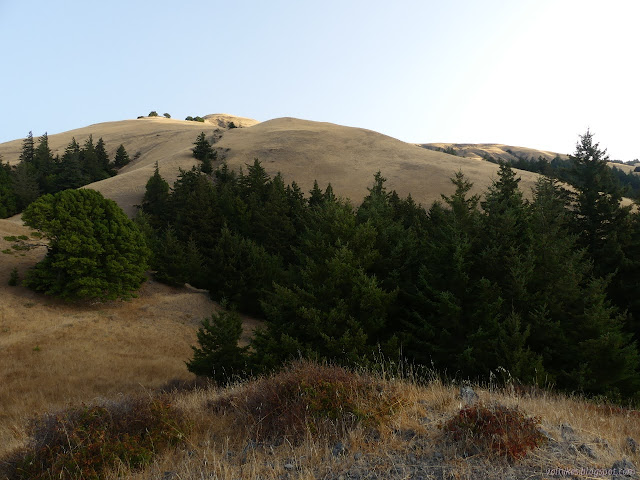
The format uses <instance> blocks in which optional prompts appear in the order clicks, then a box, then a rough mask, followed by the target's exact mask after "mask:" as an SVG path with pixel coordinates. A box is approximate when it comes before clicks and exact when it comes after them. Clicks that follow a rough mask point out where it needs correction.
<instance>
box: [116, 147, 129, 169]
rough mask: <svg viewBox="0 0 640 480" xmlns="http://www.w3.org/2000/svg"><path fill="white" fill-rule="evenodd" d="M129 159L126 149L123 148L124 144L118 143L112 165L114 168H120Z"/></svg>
mask: <svg viewBox="0 0 640 480" xmlns="http://www.w3.org/2000/svg"><path fill="white" fill-rule="evenodd" d="M130 161H131V160H130V159H129V154H128V153H127V150H125V148H124V145H122V144H120V146H119V147H118V150H117V151H116V157H115V159H114V165H115V167H116V168H122V167H124V166H125V165H127V164H128V163H129V162H130Z"/></svg>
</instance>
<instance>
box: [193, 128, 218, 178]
mask: <svg viewBox="0 0 640 480" xmlns="http://www.w3.org/2000/svg"><path fill="white" fill-rule="evenodd" d="M194 145H195V147H194V148H193V149H192V151H193V156H194V158H196V159H198V160H200V161H201V162H204V161H205V160H207V159H208V160H215V158H216V156H217V155H216V152H215V151H214V150H213V148H212V147H211V144H210V143H209V141H208V140H207V138H206V136H205V134H204V132H202V133H201V134H200V135H198V138H197V139H196V141H195V142H194ZM205 173H207V172H205Z"/></svg>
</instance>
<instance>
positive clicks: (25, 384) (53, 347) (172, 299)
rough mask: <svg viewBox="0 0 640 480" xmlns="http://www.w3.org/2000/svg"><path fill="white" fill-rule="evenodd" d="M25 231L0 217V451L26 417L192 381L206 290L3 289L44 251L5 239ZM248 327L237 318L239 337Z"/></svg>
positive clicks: (9, 445)
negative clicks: (127, 294) (115, 293)
mask: <svg viewBox="0 0 640 480" xmlns="http://www.w3.org/2000/svg"><path fill="white" fill-rule="evenodd" d="M30 234H31V230H30V229H29V228H27V227H25V226H23V225H22V224H21V223H20V221H19V220H18V219H16V218H14V219H6V220H0V455H1V454H3V453H5V452H6V451H8V450H11V449H13V448H14V447H16V446H18V445H20V444H22V443H23V442H24V440H25V430H24V429H25V425H26V422H27V420H28V419H29V418H30V417H32V416H33V415H37V414H40V413H42V412H45V411H48V410H55V409H59V408H62V407H65V406H66V405H68V404H78V403H80V402H90V401H92V400H94V399H96V398H98V397H115V396H117V395H120V394H130V393H134V392H142V391H144V390H145V389H154V388H157V387H159V386H161V385H163V384H166V383H167V382H169V381H171V380H173V379H192V378H193V376H192V375H191V374H190V373H189V372H188V371H187V369H186V366H185V364H184V362H185V361H187V360H189V359H190V358H191V356H192V350H191V348H190V346H191V345H194V344H196V336H195V332H196V331H197V328H198V326H199V324H200V320H201V319H203V318H205V317H207V316H209V315H211V314H212V313H213V312H214V311H216V310H217V309H218V305H217V304H216V303H214V302H213V301H211V300H210V299H209V296H208V294H207V293H206V292H203V291H195V290H190V289H188V288H181V289H177V288H171V287H167V286H166V285H162V284H159V283H157V282H153V281H148V282H146V283H145V284H144V285H143V286H142V288H141V290H140V291H139V293H138V298H135V299H133V300H131V301H129V302H108V303H97V304H84V305H78V304H68V303H64V302H61V301H57V300H55V299H51V298H49V297H46V296H44V295H41V294H37V293H34V292H32V291H30V290H28V289H26V288H25V287H20V286H18V287H10V286H8V284H7V282H8V279H9V275H10V272H11V270H12V269H13V268H14V267H15V268H17V269H18V272H19V275H20V278H24V275H25V274H26V272H27V270H28V269H29V268H30V267H32V266H33V265H35V264H36V263H37V262H38V261H39V260H40V259H41V258H42V256H43V255H44V253H45V250H46V247H36V248H33V249H30V250H16V249H15V248H13V246H14V245H16V246H18V248H20V243H25V242H20V241H10V240H5V237H16V238H17V237H18V236H20V235H25V236H27V237H30ZM30 238H31V240H29V241H28V242H26V243H30V244H36V243H38V241H37V240H34V239H33V238H32V237H30ZM5 252H9V253H5ZM254 326H255V322H253V321H251V320H250V319H245V328H246V329H247V335H248V331H250V330H251V328H253V327H254Z"/></svg>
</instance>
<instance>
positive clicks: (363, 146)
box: [0, 115, 537, 215]
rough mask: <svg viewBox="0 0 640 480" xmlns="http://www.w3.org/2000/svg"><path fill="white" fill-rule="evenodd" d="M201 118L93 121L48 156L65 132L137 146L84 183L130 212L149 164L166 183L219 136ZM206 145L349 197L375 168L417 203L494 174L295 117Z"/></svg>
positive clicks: (2, 151) (9, 146) (2, 150)
mask: <svg viewBox="0 0 640 480" xmlns="http://www.w3.org/2000/svg"><path fill="white" fill-rule="evenodd" d="M208 117H210V118H209V119H208V120H207V121H205V123H200V122H188V121H182V120H174V119H166V118H163V117H154V118H141V119H137V120H124V121H120V122H109V123H100V124H96V125H91V126H88V127H84V128H80V129H77V130H71V131H69V132H65V133H61V134H56V135H50V136H49V145H50V147H51V149H52V150H53V152H54V154H56V153H60V154H61V153H62V152H63V151H64V148H65V147H66V146H67V145H68V144H69V142H70V141H71V139H72V138H73V137H75V139H76V140H77V141H78V143H80V144H82V143H83V142H84V141H85V140H86V138H88V136H89V135H93V138H94V140H97V139H98V138H100V137H102V138H103V139H104V141H105V143H106V145H107V149H108V153H109V154H110V155H111V157H112V158H113V155H114V153H115V150H116V149H117V148H118V146H119V145H120V144H121V143H122V144H124V146H125V148H126V149H127V151H128V152H129V155H130V156H131V157H132V158H133V156H134V155H135V154H136V153H138V152H140V157H139V159H138V160H137V161H134V162H132V163H131V164H129V165H127V166H126V167H125V168H123V169H122V170H120V172H119V173H118V175H117V176H115V177H112V178H109V179H107V180H103V181H101V182H97V183H94V184H92V185H91V188H94V189H96V190H98V191H100V192H101V193H102V194H104V195H105V196H106V197H108V198H111V199H112V200H115V201H116V202H118V204H119V205H120V206H121V207H122V208H123V209H124V210H125V211H126V212H127V213H128V214H129V215H132V214H133V213H134V211H135V205H139V204H140V203H141V200H142V195H143V194H144V186H145V184H146V182H147V180H148V179H149V177H150V176H151V175H152V174H153V168H154V165H155V163H156V162H158V165H159V167H160V171H161V173H162V175H163V177H164V178H166V179H167V181H169V183H170V184H171V183H173V181H174V180H175V178H176V177H177V174H178V169H179V168H183V169H189V168H191V166H193V165H195V164H196V163H197V162H196V160H195V159H194V158H192V156H191V149H192V148H193V142H194V141H195V139H196V137H197V136H198V134H199V133H200V132H202V131H204V132H205V134H206V135H207V137H208V138H212V137H214V136H219V133H218V134H216V133H215V131H216V130H217V129H220V128H221V127H220V126H219V121H220V118H221V116H219V115H218V116H208ZM229 118H236V121H235V122H234V123H236V124H239V125H251V123H252V122H250V121H249V119H238V117H229ZM229 118H227V117H224V118H223V119H222V123H223V125H224V124H225V123H224V122H226V121H231V120H229ZM254 122H255V121H254ZM21 145H22V140H14V141H11V142H7V143H3V144H0V155H2V157H3V160H4V161H5V162H6V161H8V162H9V163H11V164H15V163H17V161H18V157H19V155H20V149H21ZM214 147H215V148H218V149H219V152H220V154H221V156H223V157H224V158H225V159H226V160H227V162H228V163H229V166H230V167H231V168H232V169H237V168H239V167H243V166H245V165H246V164H248V163H252V162H253V159H254V158H258V159H259V160H260V161H261V162H262V163H263V165H264V167H265V169H266V171H267V173H269V174H270V175H272V176H273V175H275V174H276V173H277V172H282V174H283V175H284V177H285V178H286V179H287V180H288V181H293V180H295V181H296V182H297V183H298V184H299V185H300V186H301V187H302V189H303V190H304V191H305V192H308V191H309V190H310V189H311V187H312V186H313V181H314V180H318V183H319V184H320V185H321V186H323V187H324V186H325V185H326V184H327V183H329V182H331V183H332V185H333V187H334V191H335V192H336V194H338V195H341V196H343V197H347V198H349V199H351V200H352V201H353V202H354V203H359V202H360V201H361V199H362V198H363V197H364V196H365V195H366V194H367V186H369V185H370V183H371V181H372V178H373V174H374V173H375V172H376V171H378V170H380V171H382V174H383V175H384V176H385V177H386V178H387V179H388V183H387V185H388V187H389V189H395V190H397V192H398V194H400V195H401V196H406V195H407V194H409V193H411V195H412V196H413V198H414V199H415V200H416V201H417V202H419V203H422V204H423V205H431V203H432V202H433V201H435V200H439V199H440V194H441V193H446V194H450V193H451V192H452V191H453V187H452V185H451V183H450V181H449V179H450V178H451V177H452V176H453V174H454V173H455V172H456V171H458V170H460V169H462V170H463V172H464V173H465V175H466V177H467V178H468V179H469V180H470V181H472V182H473V183H474V185H475V189H474V193H479V192H483V191H485V190H486V187H487V186H488V185H490V183H491V181H492V179H495V177H496V172H497V165H493V164H491V163H488V162H485V161H482V160H478V159H470V158H462V157H453V156H451V155H446V154H443V153H440V152H434V151H430V150H427V149H424V148H421V147H419V146H416V145H412V144H408V143H405V142H401V141H400V140H397V139H394V138H391V137H388V136H386V135H382V134H380V133H377V132H373V131H371V130H365V129H361V128H351V127H344V126H341V125H335V124H332V123H322V122H312V121H307V120H299V119H295V118H280V119H275V120H269V121H266V122H262V123H257V124H255V125H253V126H250V127H247V128H236V129H231V130H222V138H221V139H220V140H219V141H218V142H217V143H215V144H214ZM519 174H520V175H521V176H522V182H521V186H522V190H523V191H524V192H525V193H528V192H529V191H530V187H532V186H533V184H534V183H535V180H536V178H537V175H536V174H533V173H530V172H524V171H522V172H520V171H519Z"/></svg>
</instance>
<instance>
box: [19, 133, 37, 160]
mask: <svg viewBox="0 0 640 480" xmlns="http://www.w3.org/2000/svg"><path fill="white" fill-rule="evenodd" d="M34 152H35V147H34V143H33V133H32V132H29V134H28V135H27V138H25V139H24V141H23V142H22V152H20V162H21V163H33V155H34Z"/></svg>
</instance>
